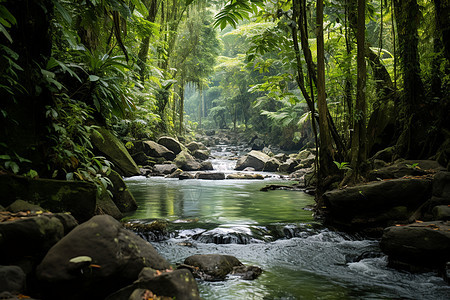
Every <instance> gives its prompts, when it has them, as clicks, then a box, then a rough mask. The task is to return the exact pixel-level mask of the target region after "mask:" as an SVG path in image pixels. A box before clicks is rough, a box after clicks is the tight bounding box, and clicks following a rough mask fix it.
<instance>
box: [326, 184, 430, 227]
mask: <svg viewBox="0 0 450 300" xmlns="http://www.w3.org/2000/svg"><path fill="white" fill-rule="evenodd" d="M430 194H431V180H427V179H393V180H387V181H377V182H370V183H368V184H363V185H358V186H354V187H348V188H346V189H340V190H333V191H329V192H326V193H325V194H324V195H323V199H324V203H325V205H326V207H327V211H328V216H327V220H326V221H327V222H328V224H331V225H335V226H342V227H344V228H347V229H353V230H359V229H363V228H365V227H371V226H381V227H386V226H388V225H391V224H392V222H394V221H396V222H400V221H403V222H407V221H408V219H409V215H410V214H412V213H413V212H414V211H416V210H417V209H418V208H419V207H420V205H422V203H424V202H425V201H427V199H429V197H430ZM401 207H404V208H401ZM399 212H400V213H399ZM396 218H401V220H400V219H396ZM390 223H391V224H390Z"/></svg>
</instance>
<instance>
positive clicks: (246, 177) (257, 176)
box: [227, 173, 264, 180]
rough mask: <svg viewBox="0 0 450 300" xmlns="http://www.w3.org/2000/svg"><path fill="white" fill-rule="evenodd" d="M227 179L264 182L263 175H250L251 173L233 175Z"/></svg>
mask: <svg viewBox="0 0 450 300" xmlns="http://www.w3.org/2000/svg"><path fill="white" fill-rule="evenodd" d="M227 179H260V180H263V179H264V176H262V175H261V174H249V173H233V174H229V175H228V176H227Z"/></svg>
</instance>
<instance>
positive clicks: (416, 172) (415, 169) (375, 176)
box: [368, 160, 444, 180]
mask: <svg viewBox="0 0 450 300" xmlns="http://www.w3.org/2000/svg"><path fill="white" fill-rule="evenodd" d="M439 170H444V168H443V167H442V166H441V165H440V164H439V163H438V162H436V161H434V160H403V161H399V162H396V163H394V164H392V165H390V166H387V167H384V168H381V169H375V170H372V171H370V173H369V175H368V177H369V180H379V179H392V178H401V177H403V176H420V175H425V174H430V173H433V172H435V171H439Z"/></svg>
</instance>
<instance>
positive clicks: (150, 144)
mask: <svg viewBox="0 0 450 300" xmlns="http://www.w3.org/2000/svg"><path fill="white" fill-rule="evenodd" d="M143 143H144V152H145V154H147V155H148V156H151V157H164V158H165V159H167V160H174V159H175V157H176V155H175V153H174V152H173V151H171V150H169V149H167V148H166V147H164V146H163V145H160V144H158V143H156V142H154V141H144V142H143Z"/></svg>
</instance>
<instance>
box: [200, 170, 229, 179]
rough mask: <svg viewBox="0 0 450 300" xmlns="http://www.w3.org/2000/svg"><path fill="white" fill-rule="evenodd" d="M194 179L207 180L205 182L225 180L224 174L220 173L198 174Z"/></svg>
mask: <svg viewBox="0 0 450 300" xmlns="http://www.w3.org/2000/svg"><path fill="white" fill-rule="evenodd" d="M195 178H196V179H207V180H223V179H225V174H224V173H221V172H214V173H210V172H199V173H197V174H195Z"/></svg>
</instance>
